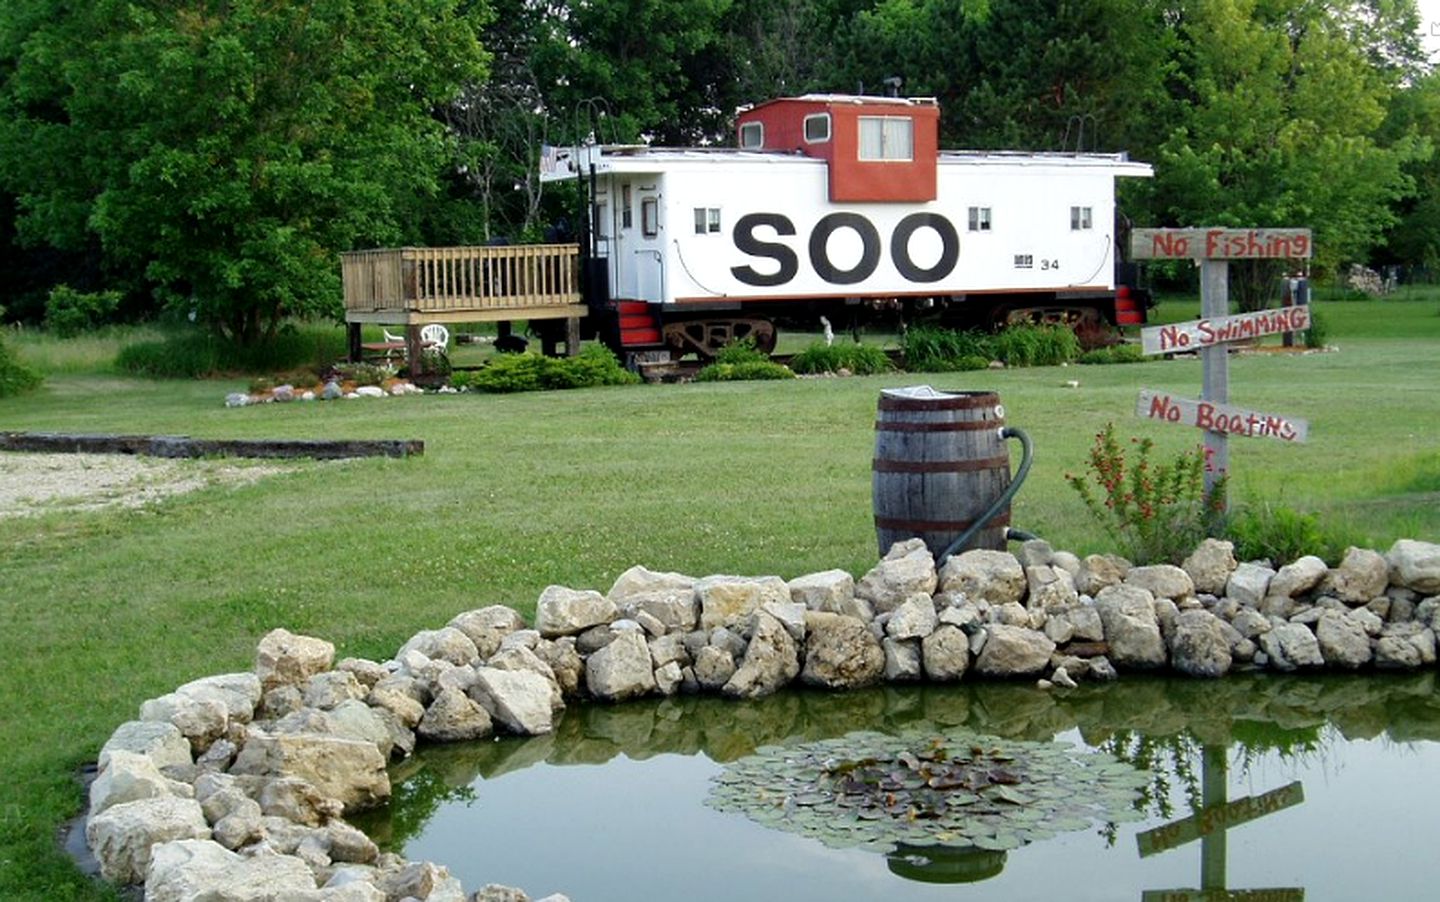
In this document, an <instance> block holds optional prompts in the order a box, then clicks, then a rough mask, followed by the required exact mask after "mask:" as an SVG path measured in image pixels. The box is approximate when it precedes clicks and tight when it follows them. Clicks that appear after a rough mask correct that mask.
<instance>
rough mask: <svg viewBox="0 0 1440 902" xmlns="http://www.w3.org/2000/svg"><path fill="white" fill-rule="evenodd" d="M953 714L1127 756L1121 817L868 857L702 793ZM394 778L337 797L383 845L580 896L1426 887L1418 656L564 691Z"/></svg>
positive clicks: (1310, 894)
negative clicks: (1138, 786) (1319, 664)
mask: <svg viewBox="0 0 1440 902" xmlns="http://www.w3.org/2000/svg"><path fill="white" fill-rule="evenodd" d="M950 728H964V729H967V730H972V731H975V732H978V733H985V734H990V735H994V736H999V737H1003V738H1006V739H1017V740H1018V739H1023V740H1052V739H1058V740H1060V741H1064V742H1071V743H1074V744H1076V745H1077V746H1080V747H1088V748H1095V749H1101V750H1104V751H1107V752H1109V753H1111V754H1113V755H1115V756H1117V757H1119V758H1121V759H1122V760H1124V761H1127V762H1131V763H1133V764H1135V765H1136V766H1137V767H1141V768H1144V769H1146V770H1147V771H1148V772H1149V773H1150V781H1149V785H1148V788H1147V790H1146V791H1145V792H1144V794H1143V797H1142V798H1141V799H1140V800H1139V801H1138V802H1137V803H1136V805H1137V806H1138V808H1139V809H1140V810H1139V812H1138V814H1139V815H1140V817H1139V819H1138V820H1136V821H1134V822H1126V823H1121V824H1105V825H1100V826H1098V827H1092V828H1091V829H1089V830H1087V831H1084V832H1076V833H1061V834H1060V835H1058V836H1056V837H1055V838H1053V839H1048V840H1042V841H1038V842H1033V843H1030V844H1028V845H1024V846H1022V847H1020V848H1018V849H1014V850H1011V851H1008V852H1006V851H989V852H986V851H983V850H978V849H958V850H957V849H953V848H942V849H936V848H933V847H924V846H919V847H917V846H911V847H905V848H901V849H899V850H898V851H896V852H894V853H891V854H890V855H888V856H887V855H884V854H879V853H876V852H873V851H864V850H861V849H832V848H828V847H826V846H824V845H822V844H821V843H819V842H817V841H816V840H813V839H809V838H806V837H804V836H799V835H795V834H791V833H786V832H782V831H779V830H772V829H768V828H766V827H763V826H761V825H760V824H757V823H755V822H754V821H752V820H749V819H747V818H746V817H744V816H742V815H739V814H722V813H720V812H717V811H714V810H712V809H710V808H708V807H706V805H705V799H706V797H707V795H708V793H709V792H710V788H711V779H712V778H713V777H714V776H715V775H716V774H719V773H720V772H721V771H722V769H723V766H724V765H725V764H726V763H728V762H732V761H734V760H736V759H738V758H740V757H742V756H745V755H748V754H750V753H752V752H753V751H754V750H755V749H756V748H757V747H759V746H762V745H785V744H794V743H799V742H805V741H812V740H818V739H825V738H831V737H838V736H842V735H844V734H846V733H849V732H852V731H856V730H869V731H876V732H881V733H899V732H902V731H914V730H917V729H919V730H928V729H936V730H941V729H950ZM392 776H393V777H394V779H395V790H396V794H395V799H394V801H393V802H392V803H391V805H390V806H389V807H388V808H386V809H382V810H380V811H376V812H372V813H370V814H368V815H366V816H365V817H363V818H357V819H356V822H357V825H358V826H360V827H362V828H363V829H365V830H367V832H369V833H370V835H371V836H372V837H373V838H375V840H376V841H377V842H379V843H380V844H381V846H382V847H383V848H386V849H389V850H391V851H395V852H398V853H400V854H402V855H404V856H406V857H407V858H412V859H421V858H424V859H430V860H434V861H437V862H441V863H444V864H446V865H447V866H449V867H450V869H451V870H452V872H454V873H455V874H456V875H457V876H459V877H460V878H461V880H463V881H464V883H465V886H466V887H467V888H468V889H472V890H473V889H478V888H479V887H481V886H483V885H485V884H486V883H504V884H508V885H512V886H520V887H523V888H525V889H526V891H527V892H529V893H530V895H531V896H532V897H539V896H543V895H545V894H548V893H551V892H557V891H558V892H564V893H566V894H567V895H569V896H570V897H571V898H573V899H575V900H576V902H590V900H634V899H680V898H684V899H686V900H709V899H714V900H722V899H723V900H731V899H735V898H754V899H786V900H806V899H815V900H820V899H825V900H835V899H865V898H879V897H881V896H883V897H885V898H887V899H916V900H925V899H939V898H945V899H957V898H959V899H981V898H983V899H986V900H1010V899H1013V900H1020V899H1026V900H1028V899H1045V898H1063V899H1066V900H1088V899H1094V900H1113V899H1140V900H1144V902H1160V900H1164V902H1170V900H1176V902H1178V900H1181V899H1202V898H1203V899H1207V900H1209V899H1246V900H1250V902H1258V900H1277V902H1278V900H1285V902H1290V900H1299V899H1306V900H1311V902H1315V900H1332V899H1333V900H1348V899H1421V898H1427V899H1428V898H1432V897H1433V894H1434V887H1435V886H1437V885H1440V857H1437V856H1435V855H1433V854H1432V853H1431V851H1430V845H1431V838H1432V837H1433V836H1435V835H1436V831H1437V828H1440V813H1437V812H1440V807H1437V804H1436V803H1437V801H1440V696H1437V693H1436V685H1435V675H1434V674H1424V675H1421V676H1406V677H1400V676H1384V675H1369V676H1363V677H1353V676H1352V677H1340V676H1333V677H1314V678H1296V677H1276V676H1268V675H1267V676H1255V677H1232V678H1228V679H1225V680H1222V681H1219V682H1200V681H1192V680H1173V679H1153V680H1144V679H1135V678H1133V677H1131V678H1127V679H1126V680H1125V681H1123V682H1119V683H1114V684H1109V685H1103V686H1085V687H1082V688H1081V689H1079V690H1075V691H1072V692H1070V693H1066V694H1059V693H1047V692H1043V691H1040V690H1037V689H1034V688H1033V687H1030V686H1023V685H1006V684H971V685H951V686H917V687H913V688H906V689H896V688H893V687H889V688H883V689H875V690H868V691H863V692H853V693H840V694H830V693H808V692H792V693H787V694H784V695H780V696H777V697H773V698H769V699H765V700H761V701H757V702H731V701H724V700H720V699H713V698H676V699H668V700H663V701H658V702H637V703H630V704H625V705H618V706H603V705H594V704H586V705H575V706H573V707H572V708H571V709H570V710H568V711H567V712H566V713H565V714H564V716H563V717H562V718H561V719H560V721H559V723H558V724H557V728H556V731H555V732H554V733H553V734H550V735H547V736H541V737H536V738H533V739H525V740H521V739H503V740H497V741H492V742H483V743H476V744H472V745H465V746H440V747H435V748H430V749H426V750H424V751H423V752H421V753H420V754H418V755H417V756H416V757H415V758H413V759H412V760H410V761H407V762H405V763H403V764H402V765H399V766H398V767H397V768H396V769H395V770H394V772H393V774H392ZM1142 853H1143V854H1142ZM1202 889H1203V890H1206V891H1208V892H1201V890H1202ZM1257 890H1264V891H1266V892H1264V893H1263V894H1260V893H1256V892H1254V891H1257Z"/></svg>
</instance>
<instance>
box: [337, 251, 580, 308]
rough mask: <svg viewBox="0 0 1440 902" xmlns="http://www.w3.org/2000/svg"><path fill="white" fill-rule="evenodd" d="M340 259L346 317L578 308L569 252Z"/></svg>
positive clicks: (575, 260) (363, 254)
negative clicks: (379, 314) (369, 314)
mask: <svg viewBox="0 0 1440 902" xmlns="http://www.w3.org/2000/svg"><path fill="white" fill-rule="evenodd" d="M340 258H341V264H340V265H341V273H342V276H343V279H344V284H345V310H346V312H347V313H379V312H395V313H465V312H470V311H476V312H483V311H496V310H500V311H504V310H517V311H524V310H527V309H533V308H538V307H555V306H558V305H565V304H578V303H579V302H580V248H579V246H578V245H574V244H524V245H512V246H501V247H404V248H387V249H384V250H371V251H351V252H349V253H344V254H341V255H340ZM517 318H519V319H523V318H524V317H523V316H518V317H517Z"/></svg>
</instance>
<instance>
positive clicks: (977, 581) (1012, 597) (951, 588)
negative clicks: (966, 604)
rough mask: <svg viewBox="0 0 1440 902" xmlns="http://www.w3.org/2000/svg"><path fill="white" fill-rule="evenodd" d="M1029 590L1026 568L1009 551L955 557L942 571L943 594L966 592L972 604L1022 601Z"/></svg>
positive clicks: (975, 551) (983, 551) (980, 551)
mask: <svg viewBox="0 0 1440 902" xmlns="http://www.w3.org/2000/svg"><path fill="white" fill-rule="evenodd" d="M1025 590H1026V582H1025V569H1024V568H1023V567H1021V566H1020V561H1019V560H1018V559H1017V558H1016V557H1015V555H1013V554H1011V553H1009V552H1008V551H991V550H989V549H985V548H975V549H971V550H970V551H965V552H962V553H960V554H957V555H954V556H952V557H951V558H950V559H949V560H947V561H945V566H944V567H942V568H941V569H940V591H942V592H963V593H964V594H965V596H966V597H967V598H969V599H970V600H971V601H988V602H990V603H991V604H997V605H998V604H1005V603H1006V602H1011V601H1022V600H1023V599H1024V598H1025Z"/></svg>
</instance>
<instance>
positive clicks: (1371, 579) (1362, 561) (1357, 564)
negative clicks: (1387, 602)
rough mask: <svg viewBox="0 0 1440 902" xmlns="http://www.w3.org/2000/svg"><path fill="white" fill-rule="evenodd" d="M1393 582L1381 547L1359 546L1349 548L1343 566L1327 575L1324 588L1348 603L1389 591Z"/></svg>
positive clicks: (1321, 586)
mask: <svg viewBox="0 0 1440 902" xmlns="http://www.w3.org/2000/svg"><path fill="white" fill-rule="evenodd" d="M1389 584H1390V565H1389V564H1387V563H1386V562H1385V558H1384V557H1383V556H1382V555H1381V554H1380V553H1379V552H1378V551H1371V550H1369V549H1368V548H1356V547H1354V546H1353V545H1352V546H1351V547H1349V548H1347V549H1346V550H1345V558H1344V559H1343V560H1342V561H1340V566H1339V567H1336V568H1335V569H1334V570H1331V571H1330V572H1329V573H1327V574H1326V575H1325V579H1324V580H1323V581H1322V582H1321V583H1320V591H1321V592H1323V593H1324V594H1326V595H1329V596H1331V597H1334V598H1338V599H1340V600H1341V601H1343V602H1345V603H1346V604H1355V605H1359V604H1365V603H1366V602H1368V601H1370V599H1372V598H1376V597H1378V596H1381V595H1384V594H1385V589H1386V587H1387V586H1389Z"/></svg>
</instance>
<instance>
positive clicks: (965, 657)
mask: <svg viewBox="0 0 1440 902" xmlns="http://www.w3.org/2000/svg"><path fill="white" fill-rule="evenodd" d="M952 560H953V558H952ZM1017 565H1018V562H1017ZM982 632H983V631H982ZM920 658H921V663H922V664H923V666H924V668H925V676H926V677H928V678H930V679H932V680H936V681H938V682H946V681H950V680H958V679H960V678H961V677H962V676H964V675H965V671H966V670H968V669H969V667H970V639H969V637H968V636H966V635H965V633H963V632H961V631H960V628H959V627H955V626H950V625H949V624H942V625H941V626H939V627H936V629H935V632H933V633H931V634H930V635H928V636H926V637H925V638H924V639H922V640H920Z"/></svg>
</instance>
